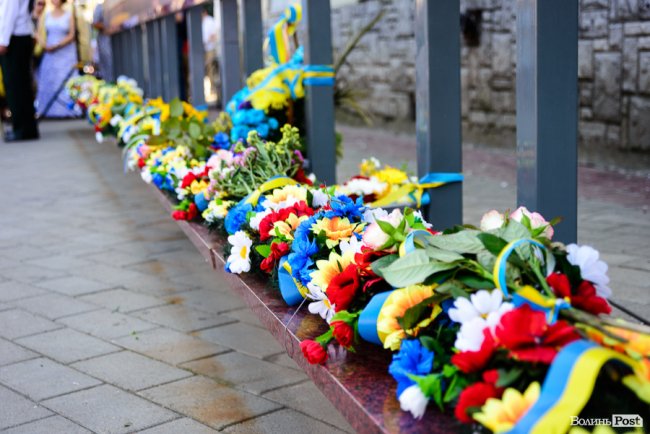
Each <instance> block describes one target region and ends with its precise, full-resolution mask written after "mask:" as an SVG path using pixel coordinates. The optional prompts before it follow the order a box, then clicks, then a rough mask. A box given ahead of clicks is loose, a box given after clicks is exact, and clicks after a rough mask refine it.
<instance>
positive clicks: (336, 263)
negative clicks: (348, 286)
mask: <svg viewBox="0 0 650 434" xmlns="http://www.w3.org/2000/svg"><path fill="white" fill-rule="evenodd" d="M353 261H354V253H352V252H348V253H346V254H344V255H339V254H338V253H336V252H334V251H332V252H330V254H329V257H328V258H327V259H321V260H318V261H316V267H317V268H318V269H317V270H314V271H312V272H311V273H310V276H311V281H312V282H313V283H314V284H315V285H318V286H319V287H320V288H325V290H327V289H328V288H329V286H330V282H331V281H332V279H334V278H335V277H336V276H338V275H339V274H340V273H341V272H342V271H343V270H345V269H346V268H347V267H348V265H350V264H352V263H353Z"/></svg>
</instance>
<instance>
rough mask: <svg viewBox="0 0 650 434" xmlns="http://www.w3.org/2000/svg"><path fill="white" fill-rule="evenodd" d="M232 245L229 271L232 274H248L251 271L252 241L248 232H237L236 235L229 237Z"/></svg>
mask: <svg viewBox="0 0 650 434" xmlns="http://www.w3.org/2000/svg"><path fill="white" fill-rule="evenodd" d="M228 242H229V243H230V246H231V249H230V256H228V269H229V270H230V272H231V273H235V274H240V273H247V272H249V271H250V269H251V260H250V254H251V246H252V245H253V240H251V239H250V238H249V237H248V235H246V232H244V231H237V232H235V234H234V235H230V236H229V237H228Z"/></svg>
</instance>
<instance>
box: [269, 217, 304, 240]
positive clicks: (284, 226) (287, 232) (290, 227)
mask: <svg viewBox="0 0 650 434" xmlns="http://www.w3.org/2000/svg"><path fill="white" fill-rule="evenodd" d="M308 218H309V217H308V216H306V215H304V216H302V217H298V216H296V215H295V214H294V213H291V214H289V217H287V219H286V220H284V221H277V222H275V223H274V224H273V228H274V230H273V231H272V232H275V229H277V230H278V231H279V232H280V235H283V236H284V237H285V238H286V239H287V240H293V232H294V231H295V230H296V229H298V226H300V223H302V222H303V221H305V220H307V219H308Z"/></svg>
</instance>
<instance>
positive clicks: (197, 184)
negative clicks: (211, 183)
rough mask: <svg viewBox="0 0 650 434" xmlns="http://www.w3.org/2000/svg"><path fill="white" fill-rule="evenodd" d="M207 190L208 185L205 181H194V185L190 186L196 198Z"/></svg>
mask: <svg viewBox="0 0 650 434" xmlns="http://www.w3.org/2000/svg"><path fill="white" fill-rule="evenodd" d="M206 188H208V183H207V182H206V181H204V180H201V181H196V180H194V181H192V184H190V191H191V192H192V194H193V195H194V196H196V195H197V194H199V193H201V192H202V191H203V190H205V189H206Z"/></svg>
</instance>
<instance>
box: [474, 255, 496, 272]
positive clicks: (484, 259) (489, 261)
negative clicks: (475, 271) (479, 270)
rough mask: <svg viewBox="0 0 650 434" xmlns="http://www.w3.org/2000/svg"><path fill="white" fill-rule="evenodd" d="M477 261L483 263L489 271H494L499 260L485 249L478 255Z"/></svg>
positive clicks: (482, 265)
mask: <svg viewBox="0 0 650 434" xmlns="http://www.w3.org/2000/svg"><path fill="white" fill-rule="evenodd" d="M476 261H477V262H478V263H479V264H480V265H481V267H483V268H485V269H486V270H488V271H492V270H493V269H494V264H495V263H496V262H497V257H496V256H494V255H493V254H492V253H490V252H488V251H487V250H484V251H482V252H481V253H479V254H478V255H476Z"/></svg>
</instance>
